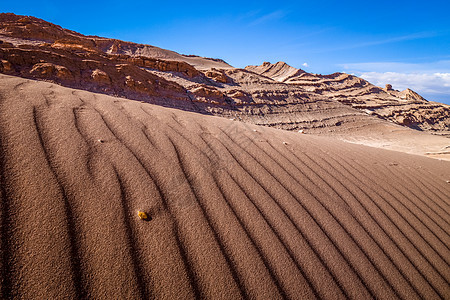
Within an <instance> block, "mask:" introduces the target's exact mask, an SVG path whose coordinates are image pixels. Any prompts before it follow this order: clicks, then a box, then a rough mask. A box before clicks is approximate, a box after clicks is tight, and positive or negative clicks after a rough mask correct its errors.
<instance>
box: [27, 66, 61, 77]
mask: <svg viewBox="0 0 450 300" xmlns="http://www.w3.org/2000/svg"><path fill="white" fill-rule="evenodd" d="M55 73H56V67H55V65H54V64H52V63H37V64H35V65H34V66H33V68H32V69H31V71H30V74H32V75H36V76H39V77H47V78H50V77H52V76H53V75H54V74H55Z"/></svg>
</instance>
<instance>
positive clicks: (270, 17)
mask: <svg viewBox="0 0 450 300" xmlns="http://www.w3.org/2000/svg"><path fill="white" fill-rule="evenodd" d="M286 15H287V12H286V11H284V10H276V11H273V12H271V13H268V14H265V15H263V16H260V17H258V18H257V19H255V20H253V21H252V22H251V23H250V26H255V25H261V24H264V23H267V22H271V21H276V20H281V19H283V18H284V17H285V16H286Z"/></svg>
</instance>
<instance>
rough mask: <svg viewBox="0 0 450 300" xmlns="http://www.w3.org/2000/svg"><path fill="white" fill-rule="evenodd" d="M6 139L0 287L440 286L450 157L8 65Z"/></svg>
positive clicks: (321, 290) (291, 291)
mask: <svg viewBox="0 0 450 300" xmlns="http://www.w3.org/2000/svg"><path fill="white" fill-rule="evenodd" d="M0 150H1V152H0V154H1V156H0V180H1V190H0V191H1V193H0V197H1V209H0V212H1V230H0V235H1V260H0V264H1V270H2V272H1V275H0V276H1V281H0V282H1V295H0V298H17V299H19V298H24V299H59V298H61V299H62V298H65V299H67V298H90V299H117V298H128V299H138V298H156V299H189V298H208V299H239V298H251V299H281V298H287V299H310V298H324V299H344V298H352V299H368V298H379V299H394V298H400V299H417V298H426V299H438V298H447V299H448V298H449V295H450V289H449V280H450V272H449V261H450V251H449V244H450V238H449V232H450V225H449V222H450V215H449V212H450V210H449V206H450V201H449V200H450V198H449V195H450V184H449V183H447V182H446V181H448V180H450V163H449V162H446V161H439V160H434V159H429V158H426V157H420V156H414V155H408V154H403V153H399V152H393V151H387V150H381V149H375V148H370V147H365V146H360V145H354V144H348V143H344V142H341V141H337V140H333V139H330V138H325V137H315V136H310V135H304V134H299V133H295V132H287V131H282V130H277V129H273V128H266V127H258V126H256V125H249V124H245V123H241V122H237V121H230V120H227V119H224V118H219V117H212V116H205V115H201V114H195V113H190V112H183V111H178V110H174V109H169V108H163V107H159V106H155V105H151V104H146V103H139V102H135V101H130V100H125V99H120V98H114V97H110V96H106V95H100V94H94V93H90V92H86V91H80V90H74V89H69V88H64V87H61V86H58V85H55V84H51V83H45V82H37V81H33V80H26V79H22V78H17V77H10V76H4V75H0ZM138 210H140V211H144V212H146V213H148V215H149V216H150V218H151V219H150V220H148V221H143V220H141V219H139V218H138V215H137V211H138Z"/></svg>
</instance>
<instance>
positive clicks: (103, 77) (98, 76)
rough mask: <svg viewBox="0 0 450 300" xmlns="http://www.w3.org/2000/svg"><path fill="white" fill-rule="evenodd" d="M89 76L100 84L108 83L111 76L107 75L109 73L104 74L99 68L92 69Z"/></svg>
mask: <svg viewBox="0 0 450 300" xmlns="http://www.w3.org/2000/svg"><path fill="white" fill-rule="evenodd" d="M91 78H92V79H93V80H94V81H95V82H98V83H101V84H110V83H111V78H110V77H109V75H108V74H106V72H105V71H102V70H100V69H95V70H94V71H92V74H91Z"/></svg>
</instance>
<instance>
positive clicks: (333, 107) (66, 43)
mask: <svg viewBox="0 0 450 300" xmlns="http://www.w3.org/2000/svg"><path fill="white" fill-rule="evenodd" d="M0 72H1V73H4V74H8V75H16V76H21V77H25V78H33V79H39V80H46V81H51V82H55V83H58V84H61V85H64V86H68V87H72V88H78V89H85V90H89V91H93V92H100V93H105V94H109V95H115V96H121V97H126V98H129V99H135V100H141V101H146V102H150V103H155V104H159V105H164V106H169V107H175V108H180V109H184V110H190V111H196V112H201V113H207V114H213V115H219V116H225V117H228V118H235V119H237V120H243V121H246V122H250V123H254V124H259V125H265V126H271V127H276V128H282V129H288V130H306V132H310V133H319V134H324V133H327V134H330V133H331V134H333V133H336V132H344V131H348V130H352V129H354V128H360V127H362V126H369V125H370V126H372V125H374V124H379V123H380V122H384V121H386V120H387V121H391V122H393V123H396V124H399V125H403V126H408V127H410V128H414V129H418V130H425V131H431V132H434V133H439V134H444V135H445V134H448V132H449V128H450V108H449V106H448V105H443V104H440V103H435V102H429V101H427V100H425V99H424V98H422V97H421V96H420V95H418V94H417V93H415V92H414V91H412V90H410V89H407V90H405V91H402V92H400V91H396V90H393V89H392V86H390V85H387V86H386V87H385V88H384V89H382V88H379V87H377V86H374V85H372V84H370V83H369V82H367V81H366V80H364V79H361V78H358V77H356V76H352V75H349V74H344V73H334V74H331V75H319V74H311V73H307V72H305V71H303V70H301V69H297V68H294V67H291V66H289V65H288V64H286V63H284V62H278V63H276V64H271V63H268V62H265V63H263V64H262V65H260V66H248V67H246V68H245V69H237V68H233V67H231V66H230V65H229V64H227V63H226V62H224V61H223V60H220V59H211V58H203V57H198V56H195V55H181V54H178V53H176V52H173V51H169V50H164V49H161V48H157V47H154V46H150V45H141V44H135V43H131V42H123V41H119V40H115V39H108V38H101V37H96V36H84V35H82V34H79V33H77V32H74V31H71V30H67V29H64V28H62V27H60V26H57V25H54V24H51V23H49V22H46V21H44V20H41V19H37V18H34V17H26V16H18V15H14V14H9V13H8V14H0Z"/></svg>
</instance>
